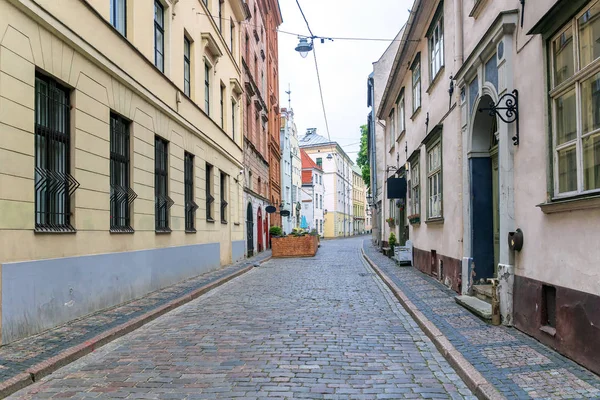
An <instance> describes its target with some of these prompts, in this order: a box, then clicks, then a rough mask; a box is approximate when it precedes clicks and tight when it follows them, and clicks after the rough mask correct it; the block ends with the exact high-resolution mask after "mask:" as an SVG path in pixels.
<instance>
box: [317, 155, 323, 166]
mask: <svg viewBox="0 0 600 400" xmlns="http://www.w3.org/2000/svg"><path fill="white" fill-rule="evenodd" d="M317 166H318V167H319V168H321V167H323V159H322V158H321V157H319V158H317Z"/></svg>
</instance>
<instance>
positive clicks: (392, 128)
mask: <svg viewBox="0 0 600 400" xmlns="http://www.w3.org/2000/svg"><path fill="white" fill-rule="evenodd" d="M394 115H395V112H394V110H392V112H391V113H390V117H389V122H388V123H389V124H390V129H389V133H390V147H392V146H394V144H395V143H396V120H395V119H394Z"/></svg>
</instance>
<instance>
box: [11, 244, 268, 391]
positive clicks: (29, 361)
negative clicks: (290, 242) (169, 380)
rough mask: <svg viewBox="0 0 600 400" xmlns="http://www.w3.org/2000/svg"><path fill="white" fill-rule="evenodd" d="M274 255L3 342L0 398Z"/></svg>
mask: <svg viewBox="0 0 600 400" xmlns="http://www.w3.org/2000/svg"><path fill="white" fill-rule="evenodd" d="M270 258H271V251H270V250H269V251H266V252H263V253H260V254H258V255H257V256H254V257H252V258H249V259H245V260H242V261H240V262H237V263H235V264H231V265H228V266H225V267H221V268H219V269H217V270H214V271H211V272H208V273H205V274H202V275H198V276H196V277H193V278H190V279H187V280H185V281H182V282H179V283H177V284H174V285H172V286H168V287H166V288H163V289H160V290H157V291H154V292H151V293H149V294H147V295H146V296H144V297H141V298H139V299H135V300H131V301H129V302H126V303H123V304H119V305H117V306H114V307H111V308H107V309H104V310H100V311H98V312H95V313H93V314H90V315H87V316H85V317H82V318H78V319H76V320H73V321H70V322H68V323H66V324H64V325H61V326H59V327H56V328H53V329H51V330H48V331H45V332H42V333H40V334H37V335H35V336H31V337H28V338H25V339H21V340H18V341H16V342H13V343H9V344H7V345H5V346H2V347H0V398H4V397H6V396H8V395H9V394H11V393H13V392H15V391H17V390H19V389H21V388H23V387H25V386H27V385H29V384H31V383H33V382H34V381H36V380H39V379H40V378H42V377H43V376H45V375H48V374H49V373H51V372H52V371H54V370H56V369H58V368H60V367H61V366H63V365H66V364H68V363H70V362H73V361H74V360H76V359H77V358H79V357H81V356H83V355H85V354H87V353H90V352H92V351H93V350H94V349H96V348H98V347H100V346H102V345H104V344H106V343H108V342H110V341H112V340H114V339H116V338H118V337H120V336H122V335H124V334H126V333H128V332H131V331H132V330H134V329H137V328H139V327H140V326H142V325H144V324H145V323H147V322H149V321H151V320H153V319H155V318H157V317H158V316H160V315H162V314H164V313H166V312H168V311H170V310H172V309H174V308H176V307H178V306H180V305H182V304H185V303H187V302H189V301H191V300H193V299H194V298H196V297H198V296H200V295H202V294H204V293H206V292H207V291H209V290H211V289H213V288H215V287H217V286H220V285H221V284H223V283H225V282H227V281H229V280H231V279H233V278H235V277H236V276H239V275H241V274H243V273H244V272H246V271H248V270H250V269H252V267H253V266H254V265H256V264H260V263H262V262H265V261H267V260H268V259H270Z"/></svg>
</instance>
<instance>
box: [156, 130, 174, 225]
mask: <svg viewBox="0 0 600 400" xmlns="http://www.w3.org/2000/svg"><path fill="white" fill-rule="evenodd" d="M168 171H169V143H168V142H167V141H166V140H164V139H162V138H160V137H158V136H157V137H156V138H155V139H154V196H155V202H156V215H155V229H156V231H157V232H171V229H170V228H169V209H170V208H171V206H172V205H173V200H171V198H170V197H169V195H168V191H169V172H168Z"/></svg>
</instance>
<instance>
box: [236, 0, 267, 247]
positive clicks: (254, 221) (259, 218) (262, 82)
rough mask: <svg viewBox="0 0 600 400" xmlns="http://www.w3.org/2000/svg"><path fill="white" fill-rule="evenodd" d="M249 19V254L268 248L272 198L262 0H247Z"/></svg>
mask: <svg viewBox="0 0 600 400" xmlns="http://www.w3.org/2000/svg"><path fill="white" fill-rule="evenodd" d="M246 4H247V6H248V10H249V15H250V18H249V19H248V20H247V21H246V23H244V24H242V25H241V26H242V32H241V38H242V49H241V50H242V68H243V79H244V88H245V102H244V129H243V130H244V166H245V179H244V207H245V208H244V210H245V215H246V218H245V220H246V226H245V229H244V232H245V237H246V254H247V255H249V256H250V255H253V254H255V253H258V252H261V251H263V250H265V248H266V247H267V243H268V240H267V232H268V226H269V223H268V214H267V212H266V210H265V208H266V207H267V206H268V205H269V204H270V201H269V193H270V190H269V186H270V182H269V134H268V124H267V123H268V120H269V107H268V98H267V32H266V26H265V23H264V18H263V15H264V13H263V8H264V7H263V5H262V1H261V0H248V1H247V3H246Z"/></svg>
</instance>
